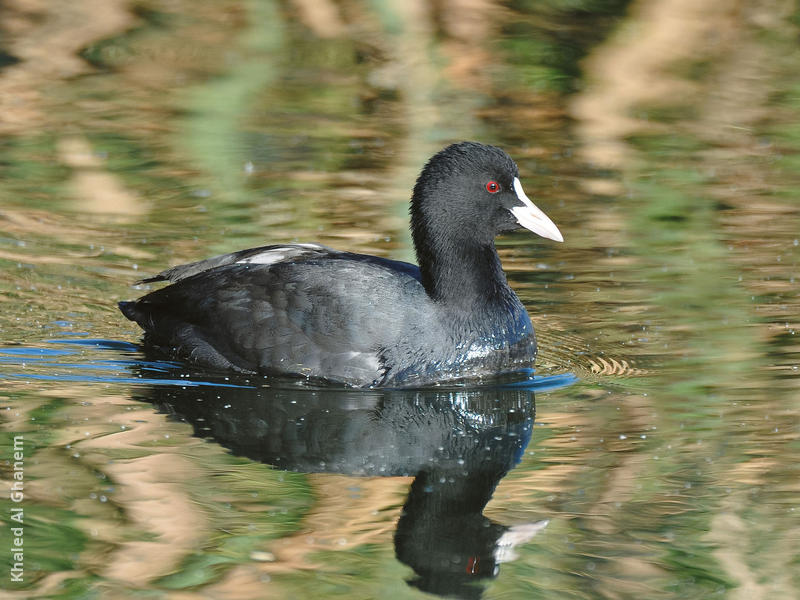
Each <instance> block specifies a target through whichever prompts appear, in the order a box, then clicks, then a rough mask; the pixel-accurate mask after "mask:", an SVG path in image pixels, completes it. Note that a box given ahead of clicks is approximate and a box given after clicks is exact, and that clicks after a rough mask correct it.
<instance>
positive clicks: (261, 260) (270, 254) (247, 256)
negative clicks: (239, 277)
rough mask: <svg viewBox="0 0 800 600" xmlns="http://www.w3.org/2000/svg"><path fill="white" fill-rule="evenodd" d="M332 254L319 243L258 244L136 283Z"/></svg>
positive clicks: (177, 278) (331, 250)
mask: <svg viewBox="0 0 800 600" xmlns="http://www.w3.org/2000/svg"><path fill="white" fill-rule="evenodd" d="M332 254H341V253H340V252H339V251H337V250H334V249H332V248H328V247H327V246H323V245H321V244H283V245H272V246H260V247H258V248H249V249H247V250H239V251H238V252H231V253H230V254H221V255H219V256H213V257H211V258H207V259H205V260H199V261H197V262H193V263H188V264H185V265H177V266H175V267H172V268H169V269H166V270H164V271H161V273H159V274H158V275H153V276H152V277H147V278H145V279H142V280H140V281H139V282H138V283H153V282H156V281H172V282H176V281H180V280H181V279H185V278H187V277H191V276H192V275H197V274H198V273H202V272H203V271H208V270H210V269H214V268H216V267H222V266H225V265H233V264H236V263H257V264H274V263H277V262H280V261H284V260H291V259H293V258H298V259H300V258H312V257H317V258H318V257H321V256H328V255H332Z"/></svg>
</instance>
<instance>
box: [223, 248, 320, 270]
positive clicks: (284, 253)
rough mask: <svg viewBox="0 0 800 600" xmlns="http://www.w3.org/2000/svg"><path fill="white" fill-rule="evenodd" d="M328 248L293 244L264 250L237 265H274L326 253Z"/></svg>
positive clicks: (238, 261)
mask: <svg viewBox="0 0 800 600" xmlns="http://www.w3.org/2000/svg"><path fill="white" fill-rule="evenodd" d="M326 250H328V248H326V247H325V246H321V245H320V244H292V245H291V246H277V247H275V248H270V249H269V250H264V251H263V252H259V253H258V254H254V255H252V256H248V257H247V258H243V259H241V260H237V261H236V264H237V265H274V264H275V263H279V262H281V261H284V260H288V259H290V258H296V257H298V256H302V255H303V254H313V253H315V252H322V251H326Z"/></svg>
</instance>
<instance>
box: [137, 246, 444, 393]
mask: <svg viewBox="0 0 800 600" xmlns="http://www.w3.org/2000/svg"><path fill="white" fill-rule="evenodd" d="M295 248H296V247H292V246H289V247H287V246H270V247H266V248H263V249H255V250H259V252H255V251H252V252H251V251H244V253H236V254H235V255H226V256H225V257H217V258H215V259H209V261H203V262H202V263H193V264H192V265H184V266H183V267H182V268H179V267H176V268H174V269H170V271H167V272H166V273H168V275H166V276H165V278H167V277H169V278H174V281H175V283H174V284H172V285H170V286H167V287H165V288H163V289H160V290H157V291H155V292H152V293H150V294H148V295H147V296H144V297H143V298H141V299H139V300H138V301H136V302H134V303H127V304H125V305H121V309H122V310H123V313H125V315H126V316H127V317H128V318H130V319H132V320H134V321H136V322H138V323H139V324H140V325H141V326H142V328H143V329H145V331H146V332H147V336H146V341H148V343H150V344H151V345H154V346H157V347H164V348H169V349H171V353H172V354H175V355H177V356H179V357H182V358H188V359H190V360H193V361H195V362H198V363H201V364H205V365H209V366H213V367H221V368H229V369H230V368H232V369H237V370H240V371H245V372H264V373H284V374H296V375H307V376H311V377H319V378H326V379H335V380H338V381H342V382H345V383H349V384H353V385H368V384H370V383H372V382H373V381H376V380H379V379H380V378H381V377H382V376H383V374H384V367H383V364H382V359H381V356H382V351H383V349H385V348H387V347H391V346H392V345H395V344H396V343H397V341H398V340H399V339H400V338H402V337H403V336H404V332H407V331H408V330H409V327H411V328H412V329H419V327H420V325H421V324H422V323H424V322H425V320H426V319H427V318H429V315H430V314H431V312H432V311H430V307H429V306H427V305H428V303H430V300H429V299H428V296H427V294H426V293H425V291H424V288H423V287H422V285H421V284H420V282H419V270H418V269H417V268H416V267H415V266H414V265H410V264H408V263H401V262H397V261H390V260H387V259H380V258H376V257H371V256H365V255H358V254H349V253H344V252H336V251H330V250H327V249H324V247H314V248H313V249H306V248H302V249H298V250H297V252H294V249H295ZM287 249H288V250H287ZM280 254H283V255H284V256H290V258H289V259H281V260H275V261H270V260H269V259H270V257H275V256H277V255H280ZM222 259H224V261H225V262H223V264H221V265H220V264H218V263H216V264H215V263H214V261H220V260H222ZM201 264H206V265H216V266H212V267H211V268H207V269H205V270H202V271H199V272H196V271H197V270H198V269H199V268H200V265H201ZM192 271H195V272H194V273H193V274H192ZM170 273H171V274H170ZM426 309H427V310H426Z"/></svg>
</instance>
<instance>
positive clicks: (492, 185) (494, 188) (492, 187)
mask: <svg viewBox="0 0 800 600" xmlns="http://www.w3.org/2000/svg"><path fill="white" fill-rule="evenodd" d="M486 191H487V192H489V193H490V194H496V193H497V192H499V191H500V184H499V183H497V182H496V181H494V180H492V181H490V182H489V183H487V184H486Z"/></svg>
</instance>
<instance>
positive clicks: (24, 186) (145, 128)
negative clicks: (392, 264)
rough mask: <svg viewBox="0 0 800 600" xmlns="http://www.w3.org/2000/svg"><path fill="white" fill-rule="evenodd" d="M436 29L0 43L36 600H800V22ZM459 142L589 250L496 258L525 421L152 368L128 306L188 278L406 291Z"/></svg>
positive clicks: (610, 13) (547, 12) (307, 20)
mask: <svg viewBox="0 0 800 600" xmlns="http://www.w3.org/2000/svg"><path fill="white" fill-rule="evenodd" d="M706 4H707V3H706ZM437 6H439V9H438V10H436V11H431V10H429V9H428V8H427V3H423V2H399V1H398V2H391V1H380V2H370V3H356V2H349V1H344V2H335V3H334V2H315V3H309V2H301V1H299V0H297V1H293V2H285V3H284V2H267V1H264V2H239V1H226V2H191V3H189V2H183V1H180V0H179V1H177V2H170V3H160V2H146V3H140V4H137V5H136V6H135V7H132V6H130V5H128V4H124V3H121V2H103V3H98V2H94V1H92V0H82V1H80V2H73V3H70V4H69V8H67V7H66V5H65V6H63V7H60V8H59V11H55V10H54V9H53V8H52V7H47V6H45V5H42V6H39V5H36V6H34V5H31V6H27V5H26V4H24V3H22V2H18V3H16V2H15V3H4V4H3V6H2V7H0V15H2V17H3V18H2V22H3V23H4V25H3V29H4V31H3V33H4V36H3V42H2V48H1V49H2V53H0V106H2V114H3V118H2V121H0V132H2V141H0V156H1V157H2V161H1V162H0V169H2V177H0V290H2V295H0V390H1V391H0V409H1V410H0V423H1V424H0V428H1V430H2V433H1V434H0V446H2V447H0V466H2V476H3V479H2V481H3V485H4V489H6V493H4V498H5V499H4V500H2V501H0V504H2V506H0V520H1V521H2V522H3V524H4V526H3V527H2V528H0V547H3V548H10V547H11V544H13V543H14V539H15V537H16V536H15V534H14V531H13V529H12V528H16V527H17V525H19V523H18V522H16V521H14V520H13V519H12V515H14V514H18V513H15V512H13V511H12V509H14V508H20V507H21V508H23V509H24V523H23V524H22V526H23V529H24V531H23V533H24V538H23V539H24V580H23V581H12V580H11V577H10V572H11V569H12V567H13V562H14V560H13V557H12V556H11V555H10V554H9V553H7V552H5V551H4V552H3V553H0V556H2V562H0V568H2V573H0V582H2V583H0V587H2V588H4V589H5V590H7V591H6V592H5V593H6V595H7V596H8V597H10V598H28V597H58V598H106V597H113V598H142V597H147V598H153V597H155V598H167V597H174V598H187V599H188V598H209V597H211V598H220V599H228V598H230V599H234V598H261V597H270V598H313V597H325V598H338V597H341V598H385V597H391V598H422V597H430V596H426V593H433V594H438V595H441V596H448V595H449V596H451V597H462V598H478V597H484V598H500V597H510V596H512V595H513V596H514V597H522V598H558V599H563V598H576V599H578V598H580V599H585V598H609V599H618V598H682V599H683V598H697V599H706V598H726V599H733V600H737V599H753V598H755V599H758V598H770V599H773V598H787V599H789V598H795V597H797V596H798V595H799V594H800V577H798V575H797V573H799V572H800V569H798V568H797V567H798V557H800V467H798V464H800V460H798V458H800V439H799V438H800V418H798V413H799V412H800V406H798V397H800V394H798V391H800V379H799V378H798V376H800V372H799V370H800V334H798V333H797V332H798V329H800V286H799V285H798V277H800V269H798V258H799V257H800V247H799V246H798V238H800V202H798V190H800V161H798V156H800V129H798V125H797V123H798V122H799V121H798V114H799V113H800V87H798V83H797V76H796V65H797V64H798V60H800V55H798V52H799V51H798V48H797V44H796V40H797V35H798V31H797V23H798V22H800V21H799V20H798V13H797V9H796V7H794V6H793V4H792V3H785V2H778V1H774V2H771V1H767V2H762V3H757V4H753V5H750V4H748V5H747V6H738V5H737V8H736V10H734V9H733V8H729V7H727V6H726V5H724V4H719V5H714V6H706V5H705V4H704V3H687V2H681V1H679V0H654V1H651V2H644V1H642V2H622V1H608V2H570V3H563V2H555V1H553V2H550V1H548V2H541V3H531V2H502V3H494V2H475V3H471V4H470V8H469V10H467V9H465V8H463V7H461V3H459V2H443V3H438V4H437ZM474 11H477V12H474ZM459 139H477V140H480V141H484V142H487V143H495V144H499V145H501V146H502V147H504V148H505V149H506V150H507V151H508V152H509V153H510V154H511V155H512V156H513V157H514V158H515V159H516V160H517V162H518V164H519V166H520V171H521V179H522V181H523V184H524V186H525V188H526V191H527V192H528V195H529V196H531V197H532V198H534V201H535V202H536V203H537V204H538V205H539V206H540V207H541V208H543V209H544V210H545V211H546V212H547V213H548V215H549V216H551V217H552V218H553V220H554V221H555V222H556V223H557V224H558V225H559V228H560V229H561V231H562V232H563V233H564V237H565V240H566V241H565V243H564V244H555V243H552V242H549V241H546V240H542V239H539V238H536V237H533V236H531V235H529V234H526V233H525V232H519V233H514V234H511V235H508V236H504V237H503V238H501V239H499V240H498V250H499V252H500V255H501V258H502V260H503V264H504V266H505V268H506V270H507V272H508V276H509V280H510V282H511V284H512V286H513V287H514V289H515V290H517V292H518V294H519V295H520V297H521V299H522V300H523V302H524V303H525V305H526V307H527V308H528V311H529V313H530V314H531V318H532V320H533V322H534V325H535V327H536V330H537V334H538V337H539V343H540V356H539V359H538V361H537V365H536V372H535V376H534V378H533V380H532V381H531V382H530V385H525V386H520V387H497V386H488V385H487V386H484V387H480V388H447V389H444V388H442V389H432V390H420V391H414V392H410V391H404V392H396V391H369V392H359V391H353V390H349V391H348V390H341V389H337V390H333V389H327V388H321V387H319V386H313V385H309V384H303V383H302V382H301V383H297V382H285V381H264V380H260V379H254V380H247V379H240V378H227V379H226V378H224V377H222V378H220V377H216V376H215V377H212V376H210V375H209V374H204V373H197V372H192V371H188V370H186V369H185V367H183V366H182V365H179V364H174V363H168V362H153V361H148V360H146V359H145V357H144V356H143V355H142V354H141V353H140V352H139V349H138V346H137V344H138V342H139V331H138V330H137V328H136V327H135V326H134V325H133V324H132V323H130V322H128V321H127V320H125V319H124V318H123V317H122V316H121V315H120V314H119V313H118V312H117V310H116V302H117V301H119V300H122V299H131V298H134V297H136V296H138V295H141V294H142V293H144V292H145V291H146V289H149V288H148V287H147V286H136V287H132V284H133V283H134V282H135V281H136V280H138V279H140V278H142V277H144V276H147V275H149V274H153V273H156V272H158V271H160V270H161V269H163V268H164V267H166V266H170V265H174V264H179V263H183V262H189V261H192V260H198V259H200V258H204V257H207V256H210V255H212V254H215V253H222V252H228V251H232V250H236V249H240V248H245V247H249V246H255V245H262V244H267V243H280V242H291V241H318V242H321V243H324V244H327V245H330V246H333V247H336V248H340V249H344V250H351V251H357V252H369V253H374V254H379V255H381V256H387V257H391V258H398V259H403V260H413V252H412V250H411V246H410V240H409V235H408V231H407V202H408V197H409V194H410V190H411V187H412V185H413V182H414V177H415V176H416V173H417V172H418V170H419V169H420V167H421V166H422V164H424V161H425V160H426V159H427V158H428V157H429V156H430V155H431V154H432V153H434V152H435V151H437V150H438V149H440V148H441V147H442V146H444V145H445V144H447V143H449V142H451V141H455V140H459ZM15 440H16V445H17V447H18V450H19V451H22V452H23V454H24V460H23V461H19V460H15V458H14V452H15ZM15 463H21V464H15ZM19 471H21V472H22V473H23V477H24V479H23V483H24V492H23V493H24V499H23V500H22V502H14V501H13V500H12V499H11V494H10V492H12V491H13V486H14V484H15V481H17V480H15V479H14V474H15V472H19Z"/></svg>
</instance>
